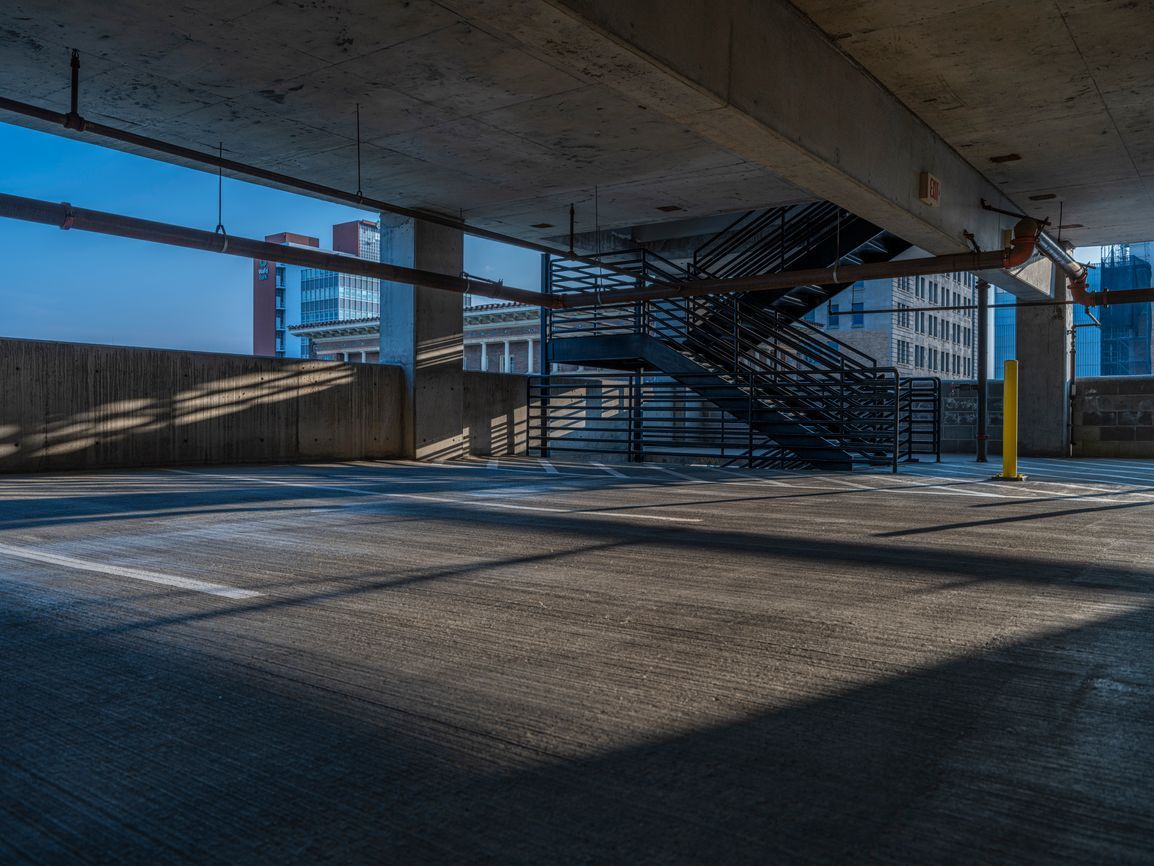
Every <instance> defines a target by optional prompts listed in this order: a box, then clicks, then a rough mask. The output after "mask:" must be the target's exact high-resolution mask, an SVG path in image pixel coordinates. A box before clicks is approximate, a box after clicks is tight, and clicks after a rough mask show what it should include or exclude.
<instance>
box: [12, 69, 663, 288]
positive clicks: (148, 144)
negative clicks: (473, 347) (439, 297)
mask: <svg viewBox="0 0 1154 866" xmlns="http://www.w3.org/2000/svg"><path fill="white" fill-rule="evenodd" d="M72 62H73V67H72V83H73V87H72V110H71V111H70V112H69V113H68V114H61V113H60V112H58V111H52V110H50V109H47V108H41V107H39V106H37V105H31V104H29V103H27V102H20V101H19V100H16V99H8V98H7V97H2V96H0V111H8V112H11V113H13V114H20V115H23V116H24V117H31V118H33V119H34V120H39V121H41V122H43V123H47V124H54V125H57V126H63V127H65V128H67V129H72V130H75V131H76V132H82V133H87V134H88V135H95V136H98V137H100V138H107V139H111V140H112V141H119V142H120V143H122V144H128V145H132V146H133V147H136V148H141V149H143V150H151V151H154V152H156V153H163V154H167V155H169V156H175V157H177V158H178V159H182V160H186V161H188V162H192V163H197V164H200V165H206V166H211V167H212V168H215V169H222V170H224V171H227V172H229V173H231V174H236V175H243V176H245V177H251V178H256V179H258V180H263V181H267V182H269V183H272V184H276V185H277V186H283V187H288V188H290V189H296V190H300V191H301V192H306V193H310V194H313V195H317V196H321V197H322V198H328V199H332V200H334V201H343V202H347V203H349V204H352V205H356V206H358V207H363V208H366V209H368V210H376V211H383V212H385V213H392V214H397V215H398V216H403V217H408V218H409V219H418V220H424V221H425V222H427V223H432V224H434V225H440V226H445V227H446V228H451V229H457V230H458V231H461V232H464V233H465V234H468V235H472V236H473V237H478V238H485V239H486V240H491V241H497V242H498V243H503V244H509V245H511V246H515V247H520V248H522V249H526V250H532V251H534V252H538V253H547V254H548V255H551V256H557V257H559V258H564V259H572V260H573V261H578V262H583V263H584V264H587V265H595V266H597V267H599V268H603V269H604V270H606V271H608V272H610V273H614V274H618V275H620V276H627V277H632V276H635V274H631V273H630V272H628V271H625V270H621V269H619V268H617V267H615V266H613V265H608V264H604V263H602V262H601V261H599V260H598V259H596V258H593V257H591V256H582V255H578V254H577V253H575V252H574V251H572V250H563V249H560V248H559V247H552V246H550V245H548V244H541V243H537V242H535V241H527V240H523V239H522V238H518V237H514V236H513V235H507V234H504V233H502V232H495V231H491V230H489V229H483V228H478V227H477V226H470V225H468V224H466V223H465V222H464V220H458V219H454V218H452V217H447V216H442V215H441V214H437V213H433V212H430V211H425V210H418V209H416V208H409V207H404V206H403V205H398V204H393V203H392V202H387V201H382V200H381V199H375V198H371V197H368V196H365V195H362V194H360V193H359V192H357V193H351V192H348V191H346V190H342V189H337V188H336V187H331V186H326V185H325V184H321V183H314V182H312V181H309V180H304V179H303V178H299V177H294V176H292V175H288V174H282V173H281V172H278V171H270V170H268V169H266V168H261V167H260V166H255V165H249V164H247V163H243V162H238V161H237V160H234V159H226V158H224V157H223V156H220V155H217V154H212V153H204V152H202V151H199V150H194V149H193V148H191V147H184V146H183V145H179V144H172V143H171V142H167V141H161V140H160V139H157V138H150V137H149V136H146V135H139V134H138V133H135V132H129V131H128V130H125V129H118V128H117V127H115V126H108V125H106V124H103V123H96V122H94V121H91V120H88V119H86V118H84V117H82V116H81V115H80V114H79V113H78V111H77V107H78V104H79V97H78V90H77V88H78V83H79V70H80V63H79V58H78V57H77V56H74V58H73V61H72ZM570 210H572V208H570ZM570 219H571V220H572V216H571V217H570ZM662 285H672V284H669V283H662Z"/></svg>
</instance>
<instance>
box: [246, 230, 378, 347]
mask: <svg viewBox="0 0 1154 866" xmlns="http://www.w3.org/2000/svg"><path fill="white" fill-rule="evenodd" d="M265 240H266V241H269V242H270V243H276V244H284V245H286V246H303V247H313V248H317V247H319V246H320V241H319V239H317V238H314V237H309V236H308V235H300V234H294V233H292V232H280V233H279V234H275V235H268V236H266V237H265ZM380 245H381V229H380V225H379V224H377V223H375V222H370V221H368V220H353V221H352V222H347V223H340V224H338V225H334V226H333V228H332V248H333V251H334V252H338V253H344V254H345V255H349V256H356V257H357V258H362V259H371V260H373V261H379V259H380V254H381V253H380V249H381V246H380ZM379 312H380V281H379V280H375V279H370V278H368V277H360V276H355V275H352V274H338V273H335V272H333V271H325V270H320V269H318V268H304V267H300V266H299V265H288V264H280V263H277V262H269V261H264V260H263V259H260V260H256V261H254V262H253V316H252V319H253V354H254V355H272V356H275V357H278V358H310V357H315V354H314V352H313V350H312V346H311V341H312V340H315V339H328V338H335V337H337V336H338V335H339V334H340V332H342V331H343V330H344V329H345V328H346V327H347V323H348V322H350V321H356V320H363V319H370V318H371V319H375V318H376V317H377V316H378V315H379ZM302 325H307V326H309V327H308V330H307V333H304V334H302V333H300V332H299V331H300V326H302ZM377 342H378V341H374V342H373V345H372V348H371V351H361V350H360V349H358V352H360V354H359V355H358V356H357V357H355V358H351V360H360V361H370V360H372V361H375V360H377V358H378V357H379V347H378V345H377ZM349 351H352V350H351V349H350V350H349Z"/></svg>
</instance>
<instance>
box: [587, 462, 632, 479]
mask: <svg viewBox="0 0 1154 866" xmlns="http://www.w3.org/2000/svg"><path fill="white" fill-rule="evenodd" d="M590 465H591V466H596V467H597V468H598V469H600V470H601V471H602V472H608V473H609V474H610V475H612V476H613V477H614V478H624V477H625V473H624V472H618V471H617V470H616V469H612V468H610V467H608V466H606V465H605V464H604V463H591V464H590Z"/></svg>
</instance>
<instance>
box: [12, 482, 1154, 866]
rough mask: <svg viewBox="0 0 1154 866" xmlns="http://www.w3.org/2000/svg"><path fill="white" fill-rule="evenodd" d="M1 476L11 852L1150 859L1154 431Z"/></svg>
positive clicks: (237, 859) (72, 855)
mask: <svg viewBox="0 0 1154 866" xmlns="http://www.w3.org/2000/svg"><path fill="white" fill-rule="evenodd" d="M1024 471H1026V472H1027V473H1029V474H1030V476H1031V477H1030V479H1029V480H1028V481H1027V482H1025V483H1023V484H1004V483H992V482H989V481H986V480H984V478H985V476H986V475H988V474H989V472H990V467H976V466H975V465H974V464H972V463H966V462H962V461H952V462H949V463H946V464H942V465H941V466H936V465H925V466H920V467H915V468H914V469H912V470H910V471H907V472H903V474H901V475H898V476H891V475H884V474H860V473H859V474H854V475H836V474H821V473H800V474H785V473H773V472H745V471H737V470H730V471H721V470H717V469H707V468H686V467H676V466H666V467H661V466H619V465H612V466H610V465H606V466H596V465H577V464H562V463H555V462H551V463H542V462H538V461H534V460H517V461H505V460H502V461H500V462H489V463H486V462H483V461H482V462H480V463H470V464H451V465H438V466H429V465H420V466H418V465H414V464H405V463H372V464H368V463H366V464H341V465H327V466H292V467H284V466H277V467H267V466H266V467H244V468H235V467H230V468H220V469H199V468H198V469H189V470H182V471H177V470H167V471H166V470H149V471H131V472H117V473H100V474H75V475H53V476H25V477H5V478H0V688H2V692H0V694H2V701H3V707H2V713H0V862H4V863H24V862H29V863H67V864H73V863H88V862H100V863H118V864H120V863H132V864H137V863H139V864H156V863H183V862H188V863H198V864H203V863H228V864H239V863H245V864H248V863H269V864H284V863H318V862H333V863H348V862H366V863H398V864H400V863H417V862H477V861H483V862H493V863H511V862H525V863H555V862H561V863H593V862H598V863H608V862H620V863H631V864H632V863H665V862H679V861H680V862H696V863H735V862H750V863H776V862H851V861H852V862H919V863H929V862H934V863H945V862H967V863H969V862H985V863H1009V862H1013V863H1043V862H1086V863H1102V862H1132V863H1139V862H1143V863H1149V862H1151V861H1152V860H1154V749H1152V748H1151V744H1152V743H1154V614H1152V611H1151V605H1152V602H1154V565H1152V561H1151V560H1152V552H1154V547H1152V542H1154V520H1152V518H1154V466H1152V465H1151V464H1145V463H1140V462H1133V461H1099V462H1094V463H1090V462H1071V461H1024Z"/></svg>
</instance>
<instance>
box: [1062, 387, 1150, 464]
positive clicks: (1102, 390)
mask: <svg viewBox="0 0 1154 866" xmlns="http://www.w3.org/2000/svg"><path fill="white" fill-rule="evenodd" d="M1073 411H1074V418H1073V424H1074V443H1075V447H1074V456H1076V457H1136V458H1154V379H1152V378H1147V377H1141V376H1111V377H1109V378H1093V379H1079V380H1078V381H1077V382H1076V383H1075V385H1074V410H1073Z"/></svg>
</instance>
